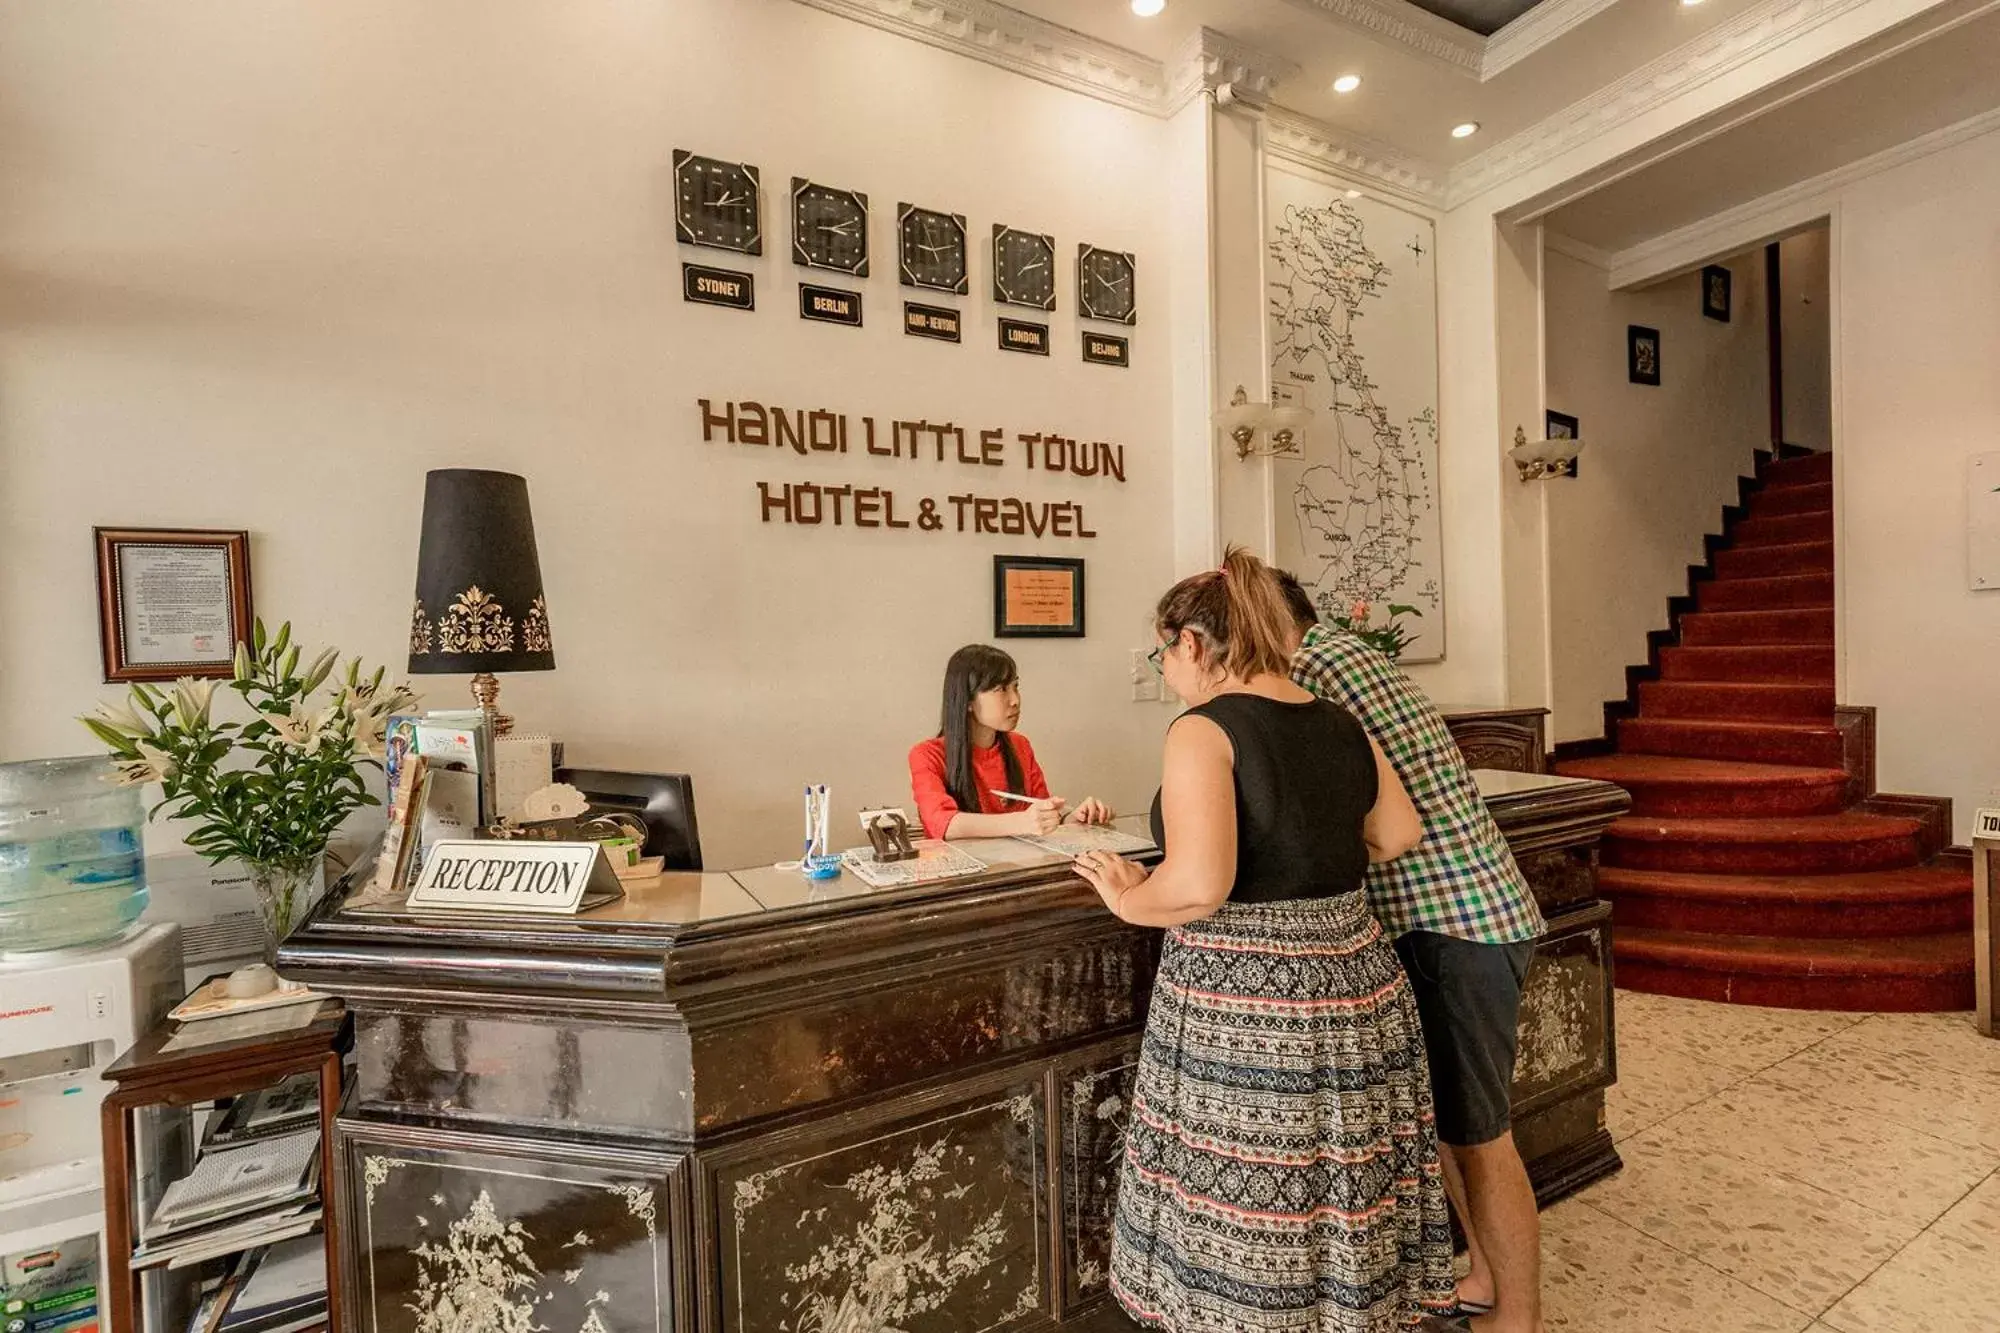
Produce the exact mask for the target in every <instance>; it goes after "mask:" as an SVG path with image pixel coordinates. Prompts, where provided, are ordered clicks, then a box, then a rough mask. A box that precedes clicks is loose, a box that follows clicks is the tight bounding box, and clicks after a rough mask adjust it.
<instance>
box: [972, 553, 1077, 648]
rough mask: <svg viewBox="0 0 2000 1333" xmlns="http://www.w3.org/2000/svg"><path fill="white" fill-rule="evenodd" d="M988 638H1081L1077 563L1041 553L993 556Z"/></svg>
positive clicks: (1073, 560)
mask: <svg viewBox="0 0 2000 1333" xmlns="http://www.w3.org/2000/svg"><path fill="white" fill-rule="evenodd" d="M993 637H994V638H996V639H1081V638H1082V637H1083V561H1081V560H1075V559H1067V558H1064V557H1060V556H1043V555H996V556H994V557H993Z"/></svg>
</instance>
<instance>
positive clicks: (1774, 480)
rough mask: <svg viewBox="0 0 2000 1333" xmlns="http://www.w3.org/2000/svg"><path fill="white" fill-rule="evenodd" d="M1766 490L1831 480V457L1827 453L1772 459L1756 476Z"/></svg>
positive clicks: (1809, 484)
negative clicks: (1773, 487) (1774, 487)
mask: <svg viewBox="0 0 2000 1333" xmlns="http://www.w3.org/2000/svg"><path fill="white" fill-rule="evenodd" d="M1757 476H1758V478H1759V479H1760V480H1761V481H1762V482H1763V483H1764V485H1765V487H1766V489H1768V488H1770V487H1772V486H1811V485H1816V484H1817V483H1819V482H1822V481H1832V480H1833V455H1832V454H1829V453H1818V454H1802V455H1799V456H1797V457H1793V458H1774V459H1772V460H1771V461H1770V462H1768V463H1766V464H1764V467H1763V470H1762V471H1761V472H1759V473H1758V474H1757Z"/></svg>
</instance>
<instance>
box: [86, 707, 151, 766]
mask: <svg viewBox="0 0 2000 1333" xmlns="http://www.w3.org/2000/svg"><path fill="white" fill-rule="evenodd" d="M77 721H79V722H81V723H83V725H84V726H85V727H87V728H89V730H90V734H91V735H93V736H95V737H97V739H99V740H101V741H103V742H104V743H105V744H106V745H108V746H109V747H111V753H113V754H115V755H117V756H118V757H119V758H120V759H137V758H138V757H139V751H138V750H137V748H135V747H134V746H133V744H132V742H131V740H130V739H128V738H127V737H125V736H121V735H119V734H118V733H117V732H115V731H113V730H112V729H111V728H110V727H108V726H106V725H105V724H104V723H102V722H99V721H98V720H97V719H96V718H94V717H80V718H78V719H77Z"/></svg>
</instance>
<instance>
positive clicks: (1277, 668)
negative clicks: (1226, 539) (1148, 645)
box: [1153, 546, 1292, 680]
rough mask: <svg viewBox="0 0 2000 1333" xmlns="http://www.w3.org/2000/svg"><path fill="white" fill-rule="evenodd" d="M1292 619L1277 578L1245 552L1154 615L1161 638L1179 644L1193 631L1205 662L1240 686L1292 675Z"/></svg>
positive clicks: (1183, 586) (1188, 582) (1181, 587)
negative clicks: (1289, 644)
mask: <svg viewBox="0 0 2000 1333" xmlns="http://www.w3.org/2000/svg"><path fill="white" fill-rule="evenodd" d="M1291 619H1292V616H1291V612H1290V610H1289V609H1288V608H1287V607H1286V605H1285V594H1284V590H1283V589H1282V588H1280V587H1279V586H1278V579H1277V575H1276V574H1275V573H1273V572H1272V570H1271V567H1270V566H1269V565H1267V564H1265V563H1264V562H1263V561H1262V560H1259V559H1258V558H1257V557H1256V556H1254V555H1252V554H1250V552H1248V551H1246V550H1244V549H1243V548H1242V547H1240V546H1232V547H1230V548H1229V550H1228V552H1227V553H1226V554H1224V555H1223V557H1222V568H1220V569H1212V570H1209V571H1208V572H1207V573H1203V574H1196V575H1194V576H1192V577H1190V578H1185V579H1182V580H1181V581H1180V582H1179V583H1176V584H1175V585H1174V586H1173V587H1172V588H1170V589H1168V590H1167V595H1166V596H1164V597H1162V598H1161V599H1160V604H1159V607H1158V608H1157V609H1156V610H1155V611H1154V613H1153V625H1154V628H1155V629H1156V630H1158V631H1159V633H1160V634H1162V635H1164V636H1166V637H1167V638H1173V637H1176V636H1178V635H1179V634H1180V632H1181V631H1182V630H1184V629H1186V630H1193V631H1194V633H1195V637H1196V638H1198V639H1199V640H1201V645H1202V656H1203V658H1204V660H1206V661H1207V662H1209V663H1211V664H1213V665H1215V666H1218V667H1220V668H1221V669H1222V670H1223V671H1224V672H1226V673H1227V674H1229V675H1230V676H1233V677H1235V678H1236V679H1237V680H1249V679H1251V678H1252V677H1253V676H1262V675H1273V676H1283V675H1287V674H1289V673H1290V671H1291V666H1292V655H1291V653H1290V652H1289V651H1287V649H1286V646H1285V645H1286V643H1287V641H1288V637H1289V636H1288V635H1287V634H1286V626H1287V625H1289V624H1290V623H1291Z"/></svg>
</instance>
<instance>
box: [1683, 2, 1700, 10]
mask: <svg viewBox="0 0 2000 1333" xmlns="http://www.w3.org/2000/svg"><path fill="white" fill-rule="evenodd" d="M1700 3H1701V0H1681V5H1682V6H1683V7H1684V8H1687V9H1693V8H1694V7H1695V6H1696V5H1698V4H1700Z"/></svg>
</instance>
